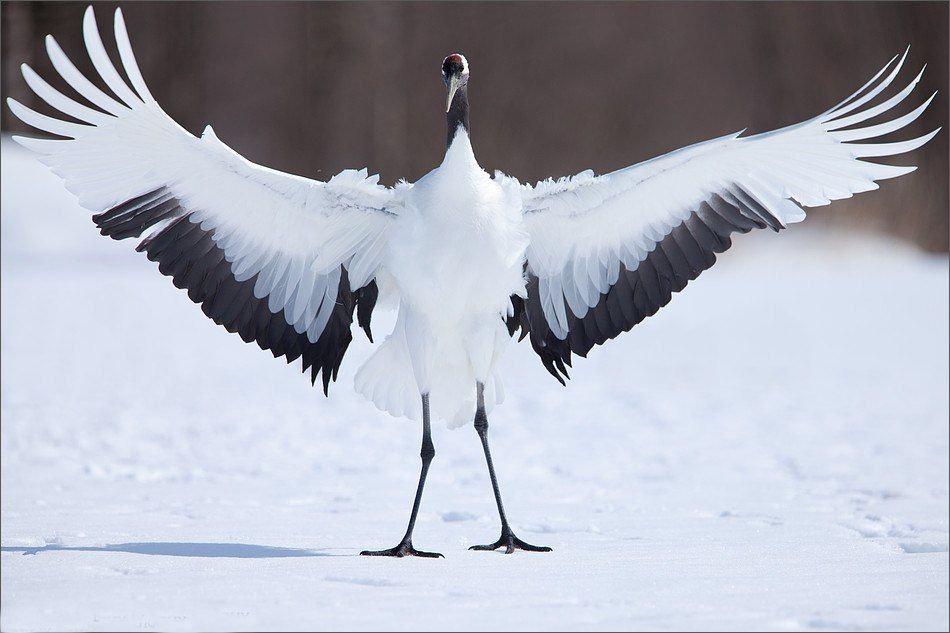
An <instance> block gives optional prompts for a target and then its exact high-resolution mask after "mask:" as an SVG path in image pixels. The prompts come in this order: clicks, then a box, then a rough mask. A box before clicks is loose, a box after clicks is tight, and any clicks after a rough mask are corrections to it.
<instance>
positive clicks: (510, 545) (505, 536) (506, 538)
mask: <svg viewBox="0 0 950 633" xmlns="http://www.w3.org/2000/svg"><path fill="white" fill-rule="evenodd" d="M476 389H477V395H478V408H477V409H476V410H475V431H476V432H477V433H478V437H479V439H480V440H481V441H482V450H484V451H485V461H486V462H487V463H488V476H489V477H490V478H491V487H492V490H493V491H494V492H495V503H496V504H497V505H498V517H499V518H500V519H501V538H499V539H498V540H497V541H495V542H494V543H491V544H489V545H473V546H472V547H470V548H469V549H474V550H496V549H498V548H501V547H504V548H505V553H506V554H511V553H512V552H514V551H515V550H516V549H520V550H525V551H527V552H550V551H551V548H550V547H538V546H537V545H529V544H528V543H525V542H524V541H522V540H521V539H520V538H518V537H517V536H515V533H514V532H512V531H511V526H510V525H508V517H506V516H505V506H504V504H502V502H501V491H500V490H499V489H498V477H496V476H495V465H494V464H493V463H492V460H491V450H490V449H489V448H488V415H487V414H486V413H485V385H483V384H482V383H477V384H476Z"/></svg>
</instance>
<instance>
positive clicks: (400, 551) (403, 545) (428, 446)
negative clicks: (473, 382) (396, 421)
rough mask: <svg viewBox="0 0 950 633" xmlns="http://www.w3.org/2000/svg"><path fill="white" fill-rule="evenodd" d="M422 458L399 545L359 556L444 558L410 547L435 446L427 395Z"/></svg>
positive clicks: (423, 421) (423, 410) (423, 408)
mask: <svg viewBox="0 0 950 633" xmlns="http://www.w3.org/2000/svg"><path fill="white" fill-rule="evenodd" d="M419 455H420V457H422V472H420V473H419V486H418V487H417V488H416V498H415V500H414V501H413V502H412V514H410V515H409V527H408V528H406V535H405V536H403V537H402V541H400V542H399V545H397V546H396V547H393V548H391V549H384V550H377V551H369V550H367V551H364V552H360V555H361V556H396V557H398V558H402V557H403V556H422V557H424V558H444V557H443V556H442V554H438V553H436V552H420V551H419V550H417V549H415V548H414V547H413V546H412V530H413V528H415V527H416V515H417V514H419V503H420V502H421V501H422V489H423V488H424V487H425V485H426V475H427V474H428V473H429V464H431V463H432V458H433V457H435V446H434V445H433V444H432V429H431V425H430V422H429V394H423V395H422V450H420V451H419Z"/></svg>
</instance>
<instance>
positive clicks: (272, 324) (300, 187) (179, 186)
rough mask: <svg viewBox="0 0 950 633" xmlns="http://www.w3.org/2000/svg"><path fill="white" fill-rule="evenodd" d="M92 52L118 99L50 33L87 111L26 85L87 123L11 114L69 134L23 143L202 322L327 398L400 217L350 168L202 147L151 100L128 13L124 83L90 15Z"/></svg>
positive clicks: (120, 29) (33, 79) (206, 138)
mask: <svg viewBox="0 0 950 633" xmlns="http://www.w3.org/2000/svg"><path fill="white" fill-rule="evenodd" d="M83 36H84V39H85V44H86V48H87V49H88V52H89V56H90V58H91V60H92V62H93V64H94V66H95V68H96V71H97V72H98V73H99V75H100V76H101V77H102V79H103V81H104V82H105V83H106V85H107V86H108V87H109V89H110V90H111V91H112V92H113V93H114V97H113V96H110V95H108V94H106V93H105V92H103V91H102V90H100V89H99V88H97V87H96V86H95V85H94V84H92V83H91V82H90V81H89V80H88V79H86V77H84V76H83V75H82V74H81V73H80V72H79V71H78V70H77V69H76V67H75V66H74V65H73V64H72V63H71V62H70V61H69V59H67V57H66V55H65V54H64V53H63V51H62V49H60V47H59V45H58V44H57V43H56V41H55V40H53V38H52V37H48V38H47V40H46V50H47V52H48V54H49V57H50V60H51V61H52V63H53V66H54V68H55V69H56V71H57V72H58V73H59V74H60V75H61V76H62V77H63V79H64V80H65V81H66V82H67V83H68V84H69V85H70V86H71V87H72V88H73V89H75V90H76V92H77V93H79V94H80V95H81V96H82V97H83V98H85V99H86V100H87V101H88V102H89V103H90V104H91V106H95V107H90V106H87V105H84V104H82V103H80V102H79V101H77V100H75V99H73V98H70V97H67V96H66V95H64V94H62V93H61V92H59V91H57V90H56V89H54V88H53V87H51V86H50V85H49V84H48V83H46V82H45V81H44V80H43V79H42V78H40V77H39V76H38V75H37V74H36V73H35V72H34V71H33V70H32V69H31V68H30V67H29V66H26V65H25V64H24V65H23V66H22V67H21V68H22V71H23V77H24V79H25V80H26V82H27V84H28V85H29V86H30V88H31V89H32V90H33V91H34V92H35V93H36V94H37V95H38V96H39V97H40V98H41V99H43V100H44V101H46V102H47V103H48V104H49V105H51V106H52V107H53V108H56V109H57V110H59V111H60V112H62V113H63V114H66V115H68V116H70V117H73V118H75V119H77V120H79V121H81V122H82V123H75V122H71V121H65V120H60V119H57V118H53V117H49V116H46V115H43V114H40V113H37V112H35V111H33V110H31V109H29V108H27V107H25V106H23V105H21V104H20V103H17V102H16V101H14V100H8V103H9V106H10V108H11V110H12V111H13V112H14V114H16V115H17V116H18V117H19V118H20V119H22V120H23V121H24V122H26V123H27V124H29V125H32V126H33V127H35V128H38V129H40V130H43V131H46V132H49V133H51V134H54V135H57V136H60V137H64V139H56V140H51V139H31V138H22V137H15V138H16V140H17V141H18V142H19V143H21V144H22V145H24V146H26V147H27V148H29V149H31V150H34V151H36V152H39V153H40V154H42V157H41V160H42V161H43V162H44V163H46V164H47V165H48V166H50V167H51V168H52V170H53V171H54V172H55V173H56V174H58V175H59V176H61V177H62V178H63V179H64V181H65V183H66V187H67V188H68V189H69V190H70V191H71V192H73V193H74V194H76V195H77V196H78V198H79V202H80V203H81V204H82V206H84V207H85V208H87V209H89V210H91V211H94V212H95V213H96V215H94V216H93V220H94V221H95V223H96V226H98V227H99V229H100V231H101V232H102V234H103V235H108V236H110V237H112V238H113V239H117V240H118V239H125V238H128V237H140V236H141V235H142V234H143V233H146V237H145V238H144V239H143V240H142V241H141V243H140V244H139V245H138V247H137V249H136V250H139V251H144V252H145V253H146V254H147V256H148V258H149V259H151V260H153V261H157V262H158V264H159V270H160V271H161V272H162V273H163V274H165V275H168V276H170V277H172V279H173V281H174V283H175V285H176V286H178V287H180V288H185V289H187V290H188V296H189V297H190V298H191V299H192V300H193V301H194V302H196V303H199V304H201V308H202V310H203V311H204V313H205V314H206V315H207V316H209V317H210V318H212V319H213V320H214V321H215V322H216V323H218V324H220V325H223V326H224V327H226V328H227V329H228V330H229V331H231V332H236V333H238V334H239V335H240V336H241V337H242V338H243V339H244V340H245V341H247V342H251V341H255V342H257V344H258V345H260V347H261V348H262V349H266V350H270V351H271V352H272V353H273V354H274V356H275V357H277V356H285V357H286V358H287V361H288V362H291V361H293V360H295V359H297V358H301V359H302V364H303V370H304V371H306V370H307V369H310V371H311V380H312V381H314V382H315V381H316V377H317V374H318V373H320V372H321V371H322V372H323V386H324V391H326V390H327V388H328V386H329V381H330V380H331V378H335V377H336V372H337V369H338V368H339V366H340V362H341V360H342V358H343V354H344V353H345V351H346V348H347V346H348V345H349V342H350V340H351V339H352V336H351V334H350V325H351V323H352V316H353V312H354V309H355V310H357V316H358V319H359V322H360V325H362V326H363V327H364V329H365V330H366V332H367V334H368V335H369V320H370V314H371V311H372V308H373V304H374V303H375V300H376V284H375V282H374V276H375V274H376V271H377V270H378V268H379V266H380V261H381V257H382V253H383V248H384V246H385V240H386V234H387V228H388V226H389V224H390V222H391V221H392V220H393V218H394V217H395V215H396V214H398V211H399V201H398V199H397V197H396V194H395V193H394V191H393V190H390V189H387V188H385V187H382V186H380V185H378V184H377V180H378V178H377V177H370V178H367V176H366V172H365V170H364V171H362V172H355V171H346V172H343V173H341V174H339V175H337V176H336V177H334V178H332V179H331V180H330V181H328V182H320V181H316V180H310V179H308V178H302V177H299V176H294V175H291V174H286V173H282V172H279V171H275V170H272V169H268V168H266V167H262V166H260V165H255V164H254V163H251V162H250V161H248V160H246V159H245V158H243V157H242V156H241V155H239V154H238V153H236V152H235V151H233V150H232V149H230V148H229V147H227V146H226V145H225V144H224V143H222V142H221V141H219V140H218V138H217V137H216V136H215V135H214V132H213V131H212V130H211V128H210V127H208V128H206V129H205V132H204V134H203V135H202V136H201V137H200V138H198V137H195V136H193V135H191V134H189V133H188V132H186V131H185V130H184V129H183V128H182V127H181V126H179V125H178V124H177V123H175V121H173V120H172V119H171V118H170V117H169V116H168V115H167V114H166V113H165V112H164V111H163V110H162V109H161V108H160V107H159V105H158V104H157V103H156V102H155V99H154V97H152V95H151V93H150V92H149V90H148V88H147V87H146V85H145V82H144V80H143V79H142V75H141V72H140V71H139V68H138V66H137V64H136V62H135V58H134V56H133V54H132V48H131V45H130V43H129V37H128V34H127V32H126V28H125V23H124V21H123V18H122V13H121V11H118V10H117V11H116V14H115V38H116V42H117V45H118V49H119V55H120V59H121V62H122V67H123V68H124V70H125V73H126V75H127V76H128V79H129V82H130V83H131V85H129V84H128V83H126V81H124V80H123V79H122V78H121V77H120V75H119V73H118V71H117V70H116V68H115V66H114V65H113V64H112V62H111V61H110V59H109V56H108V54H107V53H106V51H105V48H104V47H103V44H102V40H101V39H100V36H99V32H98V29H97V27H96V21H95V17H94V15H93V12H92V8H91V7H90V8H89V9H87V11H86V14H85V18H84V21H83Z"/></svg>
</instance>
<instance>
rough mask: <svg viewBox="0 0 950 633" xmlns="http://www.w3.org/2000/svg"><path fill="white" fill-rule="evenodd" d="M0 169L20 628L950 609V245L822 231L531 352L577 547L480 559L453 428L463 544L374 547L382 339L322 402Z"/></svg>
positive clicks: (542, 507)
mask: <svg viewBox="0 0 950 633" xmlns="http://www.w3.org/2000/svg"><path fill="white" fill-rule="evenodd" d="M2 184H3V188H2V419H3V426H2V436H0V437H2V444H0V449H2V471H0V472H2V556H0V566H2V569H0V575H2V604H0V628H2V630H3V631H27V630H86V629H96V630H201V629H204V630H208V629H214V630H251V629H259V628H270V629H284V630H288V629H338V628H339V629H380V628H383V629H404V630H412V629H415V630H418V629H436V630H437V629H450V630H451V629H461V628H466V629H491V628H505V629H524V628H535V629H555V628H557V629H711V628H712V629H733V628H734V629H759V628H763V629H775V630H823V629H924V630H929V629H933V630H941V629H942V630H946V629H947V628H948V598H947V596H948V553H947V550H948V547H947V544H948V494H950V492H948V491H950V482H948V391H947V384H948V374H950V371H948V358H947V350H948V296H947V288H948V261H947V258H946V257H934V256H926V255H922V254H919V253H917V252H916V251H914V250H911V249H908V248H907V247H904V246H901V245H897V244H893V243H891V242H888V241H884V240H881V239H878V238H871V237H854V236H846V235H843V234H841V233H834V234H832V233H831V232H830V231H824V230H822V229H824V228H825V227H823V226H818V227H817V229H816V228H815V227H811V228H809V226H808V223H807V222H806V224H805V226H804V227H792V228H791V229H789V230H788V231H786V232H784V233H783V234H781V235H778V236H776V235H772V234H767V233H764V232H760V233H758V234H756V235H749V236H745V237H740V238H739V239H738V240H737V242H738V244H737V246H736V247H735V248H734V249H733V251H730V252H729V253H727V254H726V255H724V256H723V257H722V259H723V261H722V262H721V263H720V264H718V265H717V266H716V267H715V268H714V269H713V270H711V271H708V272H706V273H704V274H703V276H702V278H701V279H700V280H699V281H698V282H696V283H695V284H693V285H691V286H690V288H689V289H688V290H687V291H686V292H685V293H683V294H682V295H681V296H678V297H677V298H676V299H675V300H674V301H673V303H672V304H671V305H670V306H668V307H667V308H665V309H663V310H662V311H661V312H660V314H659V315H658V316H657V317H655V318H652V319H649V320H648V321H646V322H645V323H642V324H641V325H639V326H637V327H636V328H635V329H634V331H633V332H631V333H629V334H627V335H625V336H623V337H621V338H620V339H619V340H617V341H613V342H611V343H610V344H608V345H606V346H604V347H603V348H598V349H596V350H595V351H594V352H592V354H591V358H590V359H588V360H583V359H580V360H578V362H577V363H576V367H575V370H574V371H573V372H572V375H573V376H574V381H573V382H572V383H571V384H570V385H569V387H568V388H567V389H564V388H562V387H560V386H559V385H558V384H557V383H555V382H554V380H553V379H552V378H551V377H550V376H548V375H547V374H546V373H545V372H544V370H543V369H542V367H541V364H540V363H539V362H538V361H537V359H536V357H534V355H533V354H532V353H531V350H530V348H529V347H528V346H527V344H522V345H519V346H516V347H512V348H511V349H510V350H509V352H508V354H507V355H506V357H505V359H504V361H503V370H504V372H505V373H504V375H505V377H506V386H507V392H508V400H507V402H506V403H505V404H503V405H502V406H500V407H499V408H498V409H497V410H496V412H495V413H494V415H493V417H492V420H491V422H492V427H491V429H492V430H491V438H492V443H493V450H494V455H495V460H496V465H497V467H498V470H499V477H500V479H501V484H502V491H503V494H504V497H505V502H506V507H507V509H508V512H509V515H510V517H511V518H512V521H513V524H514V526H515V529H516V531H517V533H518V534H519V535H520V536H521V537H523V538H524V539H525V540H527V541H529V542H532V543H535V544H540V545H550V546H552V547H554V550H555V551H554V552H553V553H552V554H526V553H521V552H519V553H516V554H515V555H512V556H504V555H501V554H500V553H483V552H469V551H467V550H466V548H467V547H468V546H469V545H471V544H474V543H482V542H489V541H492V540H494V539H495V538H496V537H497V535H498V524H497V518H496V514H495V509H494V505H493V501H492V496H491V490H490V487H489V482H488V477H487V474H486V472H485V466H484V463H483V458H482V455H481V452H480V447H479V445H478V441H477V439H476V436H475V433H474V431H472V430H471V429H463V430H461V431H448V430H446V429H444V428H442V427H441V426H439V427H437V428H435V429H434V434H435V436H434V440H435V444H436V451H437V454H436V458H435V461H434V462H433V465H432V470H431V472H430V475H429V482H428V486H427V489H426V494H425V498H424V500H423V505H422V510H421V512H420V516H419V521H418V525H417V528H416V537H415V544H416V545H417V546H418V547H419V548H421V549H428V550H436V551H441V552H442V553H444V554H445V555H446V558H445V559H444V560H428V559H401V560H399V559H378V558H373V559H370V558H363V557H359V556H357V553H358V552H359V551H360V550H361V549H364V548H382V547H389V546H392V545H394V544H395V543H396V541H397V540H398V539H399V537H400V536H401V534H402V531H403V530H404V527H405V521H406V519H407V515H408V511H409V505H410V501H411V495H412V492H413V490H414V487H415V483H416V477H417V475H418V466H419V458H418V450H419V437H420V430H419V429H418V428H417V427H416V425H415V424H414V423H408V422H406V421H402V420H396V419H393V418H390V417H388V416H386V415H385V414H382V413H379V412H377V411H376V410H375V409H374V408H373V407H372V406H371V405H370V404H369V403H367V402H365V401H363V400H361V399H360V398H359V397H358V396H356V395H355V394H354V392H353V390H352V387H351V382H352V378H353V373H354V371H355V368H356V367H358V366H359V364H360V362H361V361H362V359H364V358H365V357H366V356H367V355H368V353H369V352H370V350H371V346H370V345H369V344H368V343H366V342H365V341H364V340H362V338H361V337H357V340H356V342H355V343H354V345H353V346H352V347H351V350H350V352H349V355H348V356H347V358H346V360H345V361H344V365H343V369H342V370H341V372H340V381H339V382H338V383H337V384H336V385H334V386H333V387H331V397H330V399H329V400H326V399H324V398H323V396H322V394H321V393H320V392H319V390H317V389H313V388H311V387H310V385H309V381H308V380H307V379H305V378H304V377H302V376H301V375H299V374H298V371H297V369H296V367H288V366H286V365H284V364H283V363H280V362H277V361H275V360H274V359H273V358H270V357H269V355H268V354H265V353H263V352H261V351H260V350H259V349H257V348H256V347H255V346H250V345H244V344H242V343H241V342H240V340H239V339H238V338H237V337H235V336H234V335H231V334H228V333H227V332H225V331H224V330H223V329H222V328H219V327H218V326H215V325H214V324H213V323H211V322H210V321H208V320H207V319H206V318H205V317H204V315H203V314H201V311H200V310H198V309H197V308H196V306H194V305H193V304H192V303H191V302H190V301H188V299H187V298H186V297H185V296H184V293H183V292H182V291H180V290H177V289H175V288H174V287H173V286H172V284H171V283H170V282H169V280H168V279H167V278H164V277H162V276H161V275H159V274H158V273H157V272H156V271H155V265H154V264H153V263H151V262H149V261H147V260H146V259H145V258H144V257H142V256H141V255H139V254H136V253H134V252H131V244H127V243H117V242H113V241H111V240H107V239H104V238H102V237H100V236H99V235H98V234H97V233H96V231H95V230H94V228H93V226H92V224H91V223H90V222H89V220H88V215H89V214H88V213H87V212H85V211H83V210H81V209H80V208H79V207H78V206H77V204H76V203H75V201H74V200H73V199H72V197H71V196H70V195H69V194H68V193H66V192H65V191H64V190H63V189H62V187H61V186H60V184H59V182H58V180H57V179H56V178H55V177H54V176H52V175H51V174H49V173H48V172H47V171H46V170H45V169H44V168H43V167H42V166H40V165H39V164H38V163H35V162H33V161H32V159H30V158H29V157H28V156H27V155H26V154H25V152H23V151H21V150H19V149H18V148H16V147H14V146H12V145H11V144H10V143H9V141H8V140H6V139H4V141H3V145H2ZM885 186H886V183H885ZM866 195H874V194H873V193H871V194H866ZM895 212H897V211H895ZM387 322H389V323H391V322H392V319H391V316H386V315H381V316H379V318H378V319H377V324H376V328H375V329H376V331H377V334H378V335H382V334H383V333H384V332H385V331H386V330H385V328H384V325H385V323H387Z"/></svg>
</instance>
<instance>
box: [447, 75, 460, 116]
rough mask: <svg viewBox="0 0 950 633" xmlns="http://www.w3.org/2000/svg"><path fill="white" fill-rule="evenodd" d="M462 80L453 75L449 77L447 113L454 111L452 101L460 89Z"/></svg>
mask: <svg viewBox="0 0 950 633" xmlns="http://www.w3.org/2000/svg"><path fill="white" fill-rule="evenodd" d="M460 83H461V80H460V78H459V76H458V75H452V76H451V77H449V96H448V98H447V99H446V100H445V111H446V112H448V111H449V110H450V109H452V99H454V98H455V92H456V91H457V90H458V89H459V84H460Z"/></svg>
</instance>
